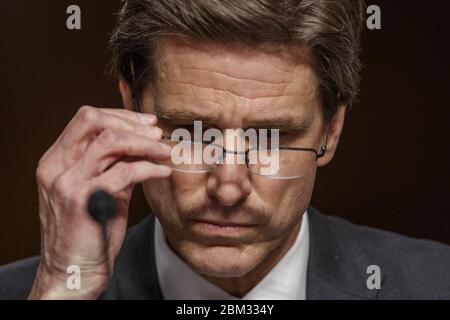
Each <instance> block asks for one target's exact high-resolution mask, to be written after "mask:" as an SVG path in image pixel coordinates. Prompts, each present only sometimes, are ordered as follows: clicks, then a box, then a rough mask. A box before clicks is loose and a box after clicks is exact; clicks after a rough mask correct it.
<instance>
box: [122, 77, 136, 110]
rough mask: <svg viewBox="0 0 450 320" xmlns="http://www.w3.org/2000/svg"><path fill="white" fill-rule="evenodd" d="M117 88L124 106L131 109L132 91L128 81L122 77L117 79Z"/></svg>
mask: <svg viewBox="0 0 450 320" xmlns="http://www.w3.org/2000/svg"><path fill="white" fill-rule="evenodd" d="M119 90H120V95H121V96H122V103H123V106H124V108H125V109H127V110H130V111H133V93H132V92H131V88H130V86H129V85H128V83H127V82H126V81H125V80H124V79H122V78H120V80H119Z"/></svg>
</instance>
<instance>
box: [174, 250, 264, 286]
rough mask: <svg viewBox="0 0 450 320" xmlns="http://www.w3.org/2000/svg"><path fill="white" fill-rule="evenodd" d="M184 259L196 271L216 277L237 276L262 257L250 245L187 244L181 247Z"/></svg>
mask: <svg viewBox="0 0 450 320" xmlns="http://www.w3.org/2000/svg"><path fill="white" fill-rule="evenodd" d="M180 253H181V256H182V258H183V259H184V261H185V262H186V263H187V264H188V265H189V266H190V267H191V268H192V269H193V270H194V271H196V272H197V273H200V274H203V275H205V276H209V277H217V278H238V277H242V276H244V275H246V274H247V273H249V272H250V271H252V270H253V269H254V268H255V267H256V266H257V265H258V264H259V263H260V262H261V261H262V260H263V259H264V255H263V254H258V253H260V250H257V249H255V248H253V247H252V246H246V247H243V248H240V247H235V246H208V247H205V246H201V245H197V244H188V245H185V246H183V248H182V249H181V252H180Z"/></svg>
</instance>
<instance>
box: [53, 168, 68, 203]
mask: <svg viewBox="0 0 450 320" xmlns="http://www.w3.org/2000/svg"><path fill="white" fill-rule="evenodd" d="M52 193H53V196H54V197H55V198H58V199H63V198H66V197H67V195H68V193H69V181H68V178H67V176H66V175H64V174H63V175H61V176H60V177H58V178H57V179H56V181H55V183H54V184H53V188H52Z"/></svg>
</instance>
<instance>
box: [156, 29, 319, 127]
mask: <svg viewBox="0 0 450 320" xmlns="http://www.w3.org/2000/svg"><path fill="white" fill-rule="evenodd" d="M155 57H156V59H155V62H156V70H157V72H156V76H157V77H156V78H157V79H156V88H157V95H158V99H157V104H156V106H155V107H156V109H157V110H155V111H157V113H161V115H163V114H164V113H166V114H167V115H169V116H170V117H171V118H173V117H176V116H177V115H178V116H182V115H183V114H184V115H186V114H190V115H191V116H192V115H194V116H195V115H198V116H199V117H200V116H201V118H208V119H210V120H211V121H214V122H215V124H217V125H220V126H225V127H242V126H245V125H249V124H251V123H252V122H253V121H258V120H261V121H262V120H263V119H264V120H270V118H272V117H274V118H278V119H280V118H282V117H286V118H291V119H294V120H295V119H298V120H301V119H306V118H312V117H313V116H314V115H317V114H318V113H319V112H318V111H319V103H318V101H319V99H318V97H317V92H318V91H317V84H318V82H317V77H316V75H315V72H314V60H313V58H312V54H311V53H310V51H309V50H307V49H305V48H283V49H275V48H270V47H265V48H263V47H259V48H248V47H246V48H243V47H237V46H231V45H230V46H226V45H216V44H210V43H203V42H196V41H192V40H185V39H181V38H175V37H170V38H165V39H162V40H160V41H159V42H158V45H157V51H156V55H155ZM201 118H199V119H198V120H202V119H201Z"/></svg>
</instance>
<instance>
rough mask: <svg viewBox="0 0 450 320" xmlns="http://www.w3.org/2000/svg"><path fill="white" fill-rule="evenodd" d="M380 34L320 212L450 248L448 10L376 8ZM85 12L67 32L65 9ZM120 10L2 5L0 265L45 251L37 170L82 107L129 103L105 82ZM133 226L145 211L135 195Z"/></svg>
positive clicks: (416, 5)
mask: <svg viewBox="0 0 450 320" xmlns="http://www.w3.org/2000/svg"><path fill="white" fill-rule="evenodd" d="M367 3H368V4H379V5H380V6H381V8H382V30H381V31H367V32H366V33H365V36H364V53H363V62H364V64H365V69H364V73H363V76H364V81H363V84H362V96H361V102H360V103H359V104H358V105H357V106H356V107H355V108H354V110H353V111H352V112H351V113H350V114H349V117H348V119H347V124H346V128H345V131H344V136H343V140H342V143H341V146H340V150H339V152H338V154H337V157H336V159H335V160H334V161H333V163H332V164H331V165H329V166H328V167H327V168H324V169H321V170H320V173H319V177H318V182H317V186H316V192H315V195H314V199H313V204H314V205H315V206H316V207H318V208H319V209H321V210H323V211H324V212H327V213H332V214H336V215H339V216H342V217H345V218H347V219H349V220H352V221H354V222H357V223H360V224H366V225H371V226H374V227H379V228H383V229H387V230H391V231H395V232H399V233H403V234H407V235H409V236H414V237H423V238H431V239H435V240H438V241H442V242H445V243H448V244H450V219H449V213H450V206H449V201H448V198H449V158H450V157H449V143H448V139H449V137H450V136H449V119H450V114H449V113H450V112H449V110H450V108H449V98H450V95H449V91H450V81H449V78H450V74H449V71H450V68H449V67H450V62H449V57H450V50H449V44H448V39H449V36H450V32H449V31H450V22H448V21H449V18H450V2H449V1H446V0H442V1H437V0H433V1H426V2H425V1H409V0H396V1H391V0H384V1H375V0H372V1H367ZM70 4H77V5H79V6H80V7H81V8H82V30H81V31H68V30H67V29H66V26H65V21H66V14H65V11H66V8H67V6H68V5H70ZM118 8H119V1H118V0H115V1H111V0H108V1H101V2H100V1H87V0H83V1H82V0H76V1H63V0H59V1H54V0H40V1H20V0H17V1H1V4H0V12H1V15H2V17H1V19H0V20H1V22H0V23H1V25H0V43H1V47H0V48H1V50H0V61H1V77H0V79H1V80H0V88H1V91H0V92H1V100H0V101H1V105H0V119H1V127H0V131H1V135H0V139H1V140H0V150H1V158H0V159H1V160H0V161H1V162H0V168H1V185H0V196H1V198H0V199H1V204H2V205H1V213H0V215H1V216H0V217H1V220H0V221H1V222H0V264H3V263H7V262H10V261H13V260H16V259H19V258H23V257H26V256H30V255H34V254H37V253H38V252H39V223H38V216H37V215H38V211H37V195H36V188H35V179H34V171H35V167H36V164H37V162H38V160H39V158H40V156H41V155H42V154H43V153H44V152H45V150H46V149H48V147H49V146H50V145H51V144H52V143H53V141H54V140H55V139H56V138H57V136H58V135H59V133H60V132H61V131H62V130H63V128H64V127H65V125H66V123H67V122H68V121H69V120H70V118H71V117H72V116H73V115H74V114H75V112H76V110H77V109H78V107H79V106H81V105H83V104H90V105H96V106H120V99H119V95H118V92H117V88H116V83H115V82H114V81H112V80H111V79H108V77H107V76H106V73H105V70H106V67H105V66H106V63H107V61H108V52H107V49H106V48H107V47H106V43H107V40H108V34H109V32H110V30H111V28H112V26H113V13H115V12H117V10H118ZM132 211H133V212H132V214H131V218H130V219H131V223H132V224H133V223H136V222H137V221H138V220H139V219H140V218H142V216H143V215H144V214H145V213H146V212H147V208H146V205H145V201H144V199H143V197H142V194H141V193H140V192H137V194H136V196H135V198H134V200H133V205H132Z"/></svg>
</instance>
